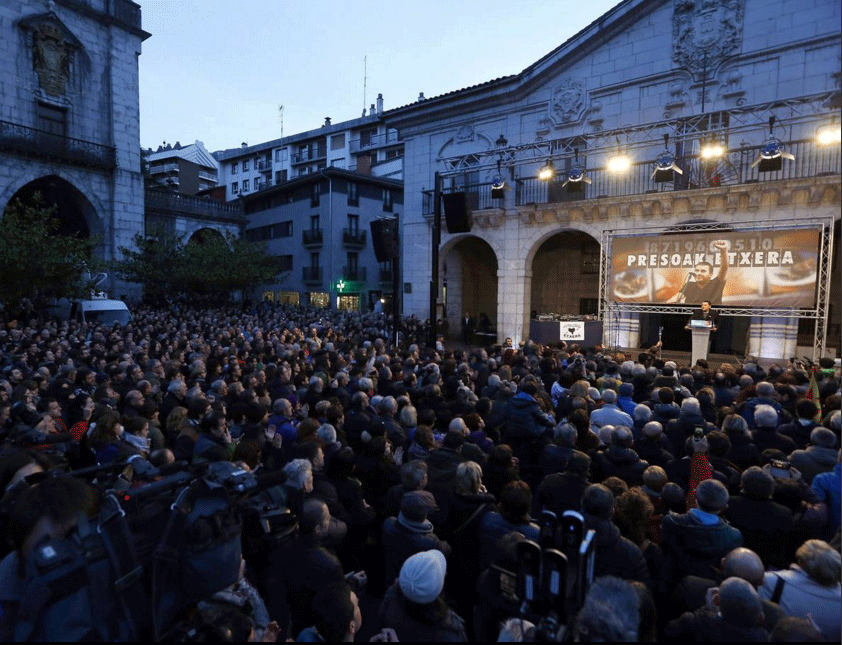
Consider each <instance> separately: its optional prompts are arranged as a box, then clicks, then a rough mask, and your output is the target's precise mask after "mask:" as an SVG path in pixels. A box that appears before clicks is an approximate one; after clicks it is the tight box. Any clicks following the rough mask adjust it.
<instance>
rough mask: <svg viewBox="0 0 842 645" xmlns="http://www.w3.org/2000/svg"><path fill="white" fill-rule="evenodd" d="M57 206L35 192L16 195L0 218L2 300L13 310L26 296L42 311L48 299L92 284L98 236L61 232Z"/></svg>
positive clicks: (78, 291) (73, 293) (7, 309)
mask: <svg viewBox="0 0 842 645" xmlns="http://www.w3.org/2000/svg"><path fill="white" fill-rule="evenodd" d="M55 212H56V208H55V206H47V205H46V204H44V201H43V198H42V197H41V195H40V194H39V193H35V194H34V196H33V198H32V200H30V201H27V202H23V201H21V200H20V199H15V200H13V201H12V202H10V203H9V204H8V205H7V206H6V208H5V209H4V211H3V218H2V219H0V304H2V305H3V307H4V310H5V312H6V315H7V316H8V315H12V312H13V309H15V308H17V307H18V306H19V305H20V303H21V302H22V301H23V300H24V299H29V300H31V301H32V303H33V305H34V309H35V311H36V312H38V313H43V311H44V309H45V307H46V304H47V302H48V300H49V299H50V298H54V297H62V296H65V297H70V296H78V295H81V294H82V293H84V291H85V290H86V289H88V288H89V287H90V285H89V284H88V282H86V281H85V280H84V279H83V275H85V274H86V273H88V274H89V272H90V271H91V269H92V268H91V262H92V261H93V258H94V256H93V249H94V246H95V245H96V241H95V240H92V239H83V238H78V237H75V236H72V235H60V234H59V233H58V232H57V231H58V230H59V224H60V222H59V220H58V218H57V217H56V215H55Z"/></svg>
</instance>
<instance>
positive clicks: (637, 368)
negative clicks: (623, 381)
mask: <svg viewBox="0 0 842 645" xmlns="http://www.w3.org/2000/svg"><path fill="white" fill-rule="evenodd" d="M645 374H646V366H645V365H644V364H643V363H635V364H634V366H633V367H632V368H631V375H632V376H644V375H645Z"/></svg>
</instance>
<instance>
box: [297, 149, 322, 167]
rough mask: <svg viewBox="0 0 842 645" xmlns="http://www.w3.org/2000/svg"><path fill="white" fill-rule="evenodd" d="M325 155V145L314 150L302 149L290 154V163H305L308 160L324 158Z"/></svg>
mask: <svg viewBox="0 0 842 645" xmlns="http://www.w3.org/2000/svg"><path fill="white" fill-rule="evenodd" d="M326 157H327V146H324V147H318V148H315V149H314V150H304V151H302V152H296V153H295V154H294V155H292V163H306V162H308V161H316V160H318V159H325V158H326Z"/></svg>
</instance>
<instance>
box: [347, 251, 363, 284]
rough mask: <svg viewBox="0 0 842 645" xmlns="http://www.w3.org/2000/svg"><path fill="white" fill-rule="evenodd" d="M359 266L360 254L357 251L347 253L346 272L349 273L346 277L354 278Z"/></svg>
mask: <svg viewBox="0 0 842 645" xmlns="http://www.w3.org/2000/svg"><path fill="white" fill-rule="evenodd" d="M359 268H360V254H359V253H348V273H349V274H351V275H349V276H348V277H349V278H350V277H351V276H354V277H353V278H352V279H356V277H357V271H358V270H359Z"/></svg>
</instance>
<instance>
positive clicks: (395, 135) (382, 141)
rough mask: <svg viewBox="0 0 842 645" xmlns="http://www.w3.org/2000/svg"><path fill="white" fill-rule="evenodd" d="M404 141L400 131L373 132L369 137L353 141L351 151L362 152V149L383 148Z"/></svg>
mask: <svg viewBox="0 0 842 645" xmlns="http://www.w3.org/2000/svg"><path fill="white" fill-rule="evenodd" d="M401 141H403V137H401V135H400V133H399V132H394V131H393V132H383V133H380V134H373V135H371V136H370V137H368V138H364V139H362V138H361V139H354V140H353V141H351V152H352V153H354V152H360V151H362V150H371V149H372V148H382V147H383V146H390V145H394V144H396V143H400V142H401Z"/></svg>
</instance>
